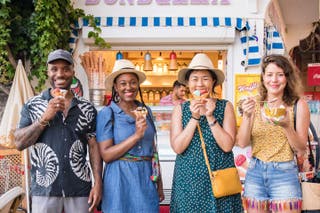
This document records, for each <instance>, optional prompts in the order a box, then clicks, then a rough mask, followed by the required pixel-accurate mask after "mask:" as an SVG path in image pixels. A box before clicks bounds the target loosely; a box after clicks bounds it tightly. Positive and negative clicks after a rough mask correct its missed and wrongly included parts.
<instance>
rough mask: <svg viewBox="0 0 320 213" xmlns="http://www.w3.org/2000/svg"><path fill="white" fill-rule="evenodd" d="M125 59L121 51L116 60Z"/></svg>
mask: <svg viewBox="0 0 320 213" xmlns="http://www.w3.org/2000/svg"><path fill="white" fill-rule="evenodd" d="M119 59H123V54H122V53H121V52H120V51H119V52H118V53H117V55H116V60H119Z"/></svg>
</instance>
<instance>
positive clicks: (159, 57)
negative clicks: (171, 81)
mask: <svg viewBox="0 0 320 213" xmlns="http://www.w3.org/2000/svg"><path fill="white" fill-rule="evenodd" d="M156 60H157V61H162V60H163V58H162V52H159V56H158V57H157V58H156Z"/></svg>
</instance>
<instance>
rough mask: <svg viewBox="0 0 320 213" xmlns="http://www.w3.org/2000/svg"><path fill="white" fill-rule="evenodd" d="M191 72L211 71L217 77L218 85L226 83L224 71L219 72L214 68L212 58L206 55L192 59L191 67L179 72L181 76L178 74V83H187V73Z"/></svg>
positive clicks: (202, 54) (198, 55)
mask: <svg viewBox="0 0 320 213" xmlns="http://www.w3.org/2000/svg"><path fill="white" fill-rule="evenodd" d="M189 70H209V71H211V72H214V73H215V74H216V76H217V85H220V84H222V83H223V81H224V78H225V77H224V73H223V71H222V70H219V69H215V68H214V67H213V64H212V61H211V60H210V58H209V57H208V56H207V55H206V54H204V53H198V54H196V55H195V56H194V57H193V58H192V60H191V62H190V64H189V66H188V67H187V68H183V69H181V70H180V71H179V74H178V81H179V82H181V83H183V84H186V83H187V80H186V79H185V78H186V73H187V72H188V71H189Z"/></svg>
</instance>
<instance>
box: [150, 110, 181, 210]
mask: <svg viewBox="0 0 320 213" xmlns="http://www.w3.org/2000/svg"><path fill="white" fill-rule="evenodd" d="M150 108H151V110H152V114H153V119H154V123H155V125H156V128H157V143H158V151H159V159H160V166H161V173H162V179H163V191H164V194H165V199H164V201H162V202H161V205H168V204H169V203H170V198H171V187H172V178H173V170H174V162H175V159H176V154H175V153H174V152H173V150H172V149H171V146H170V128H171V112H172V110H173V106H150Z"/></svg>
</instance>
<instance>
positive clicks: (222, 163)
mask: <svg viewBox="0 0 320 213" xmlns="http://www.w3.org/2000/svg"><path fill="white" fill-rule="evenodd" d="M178 80H179V81H180V82H182V83H187V84H188V86H189V90H190V93H191V94H193V95H194V96H196V97H194V98H193V100H191V101H187V102H185V103H184V104H182V105H177V106H176V107H175V108H174V110H173V113H172V126H171V147H172V148H173V150H174V151H175V152H176V153H177V158H176V163H175V169H174V176H173V186H172V196H171V204H170V212H171V213H179V212H181V213H194V212H210V213H215V212H216V213H224V212H227V213H229V212H230V213H237V212H239V213H240V212H243V208H242V202H241V195H240V194H236V195H232V196H226V197H222V198H215V197H214V196H213V194H212V189H211V183H210V178H209V174H208V169H207V167H206V164H205V160H204V157H203V150H202V148H201V141H200V137H199V132H198V130H197V124H199V125H200V127H201V131H202V134H203V137H204V141H205V143H206V149H207V154H208V158H209V162H210V166H211V170H212V171H214V170H217V169H223V168H229V167H234V158H233V154H232V148H233V146H234V140H235V134H236V121H235V115H234V110H233V106H232V104H231V103H230V102H228V101H226V100H218V99H215V98H212V94H214V88H215V87H216V86H218V85H220V84H222V82H223V81H224V74H223V72H222V71H221V70H217V69H214V68H213V65H212V62H211V60H210V58H209V57H208V56H207V55H205V54H203V53H200V54H197V55H195V56H194V58H193V59H192V61H191V63H190V65H189V66H188V68H185V69H182V70H180V71H179V75H178Z"/></svg>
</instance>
